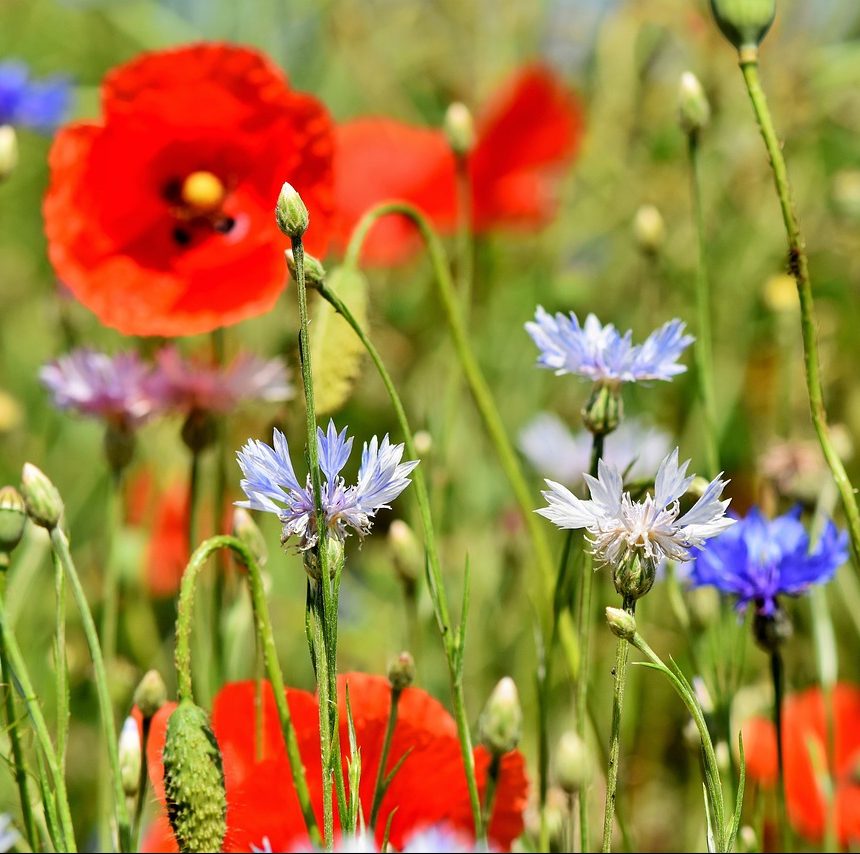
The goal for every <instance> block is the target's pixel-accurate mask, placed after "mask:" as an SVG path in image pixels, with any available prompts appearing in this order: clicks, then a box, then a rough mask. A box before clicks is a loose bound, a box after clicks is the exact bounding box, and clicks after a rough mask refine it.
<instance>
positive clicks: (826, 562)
mask: <svg viewBox="0 0 860 854" xmlns="http://www.w3.org/2000/svg"><path fill="white" fill-rule="evenodd" d="M692 557H693V563H692V565H691V570H690V575H689V578H690V581H691V582H692V584H693V586H695V587H701V586H704V585H711V586H713V587H716V588H718V589H719V590H720V591H721V592H723V593H727V594H729V595H732V596H736V597H737V605H738V609H739V610H745V609H746V608H747V606H748V605H750V604H752V605H753V606H754V607H755V609H756V612H757V613H758V614H761V615H763V616H766V617H770V616H773V615H774V614H775V613H776V612H777V610H778V608H779V603H778V601H777V597H778V596H798V595H800V594H802V593H804V592H805V591H806V590H808V589H809V588H810V587H811V586H812V585H813V584H823V583H824V582H826V581H829V580H830V579H831V578H832V577H833V575H834V573H835V572H836V570H837V569H838V568H839V567H840V566H842V564H843V563H845V561H846V560H848V535H847V534H846V533H845V532H844V531H843V532H840V531H839V530H838V529H837V527H836V526H835V525H834V524H833V522H831V521H828V523H827V524H826V525H825V527H824V531H823V532H822V534H821V536H820V537H819V539H818V542H817V543H816V544H815V547H814V548H812V547H811V544H810V539H809V534H807V532H806V529H805V528H804V527H803V523H802V522H801V521H800V508H799V507H795V508H794V509H793V510H790V511H789V512H788V513H786V514H784V515H783V516H778V517H777V518H776V519H766V518H765V517H764V516H763V515H762V513H761V511H760V510H759V509H758V508H753V509H752V510H751V511H750V512H749V513H748V514H747V516H745V517H744V518H743V519H740V520H739V521H738V523H737V524H736V525H734V526H733V527H732V528H731V529H729V530H728V531H726V532H725V533H724V534H721V535H720V536H719V537H717V539H715V540H714V541H713V542H712V543H710V545H709V546H708V548H707V549H706V550H703V551H700V550H699V549H694V550H693V554H692Z"/></svg>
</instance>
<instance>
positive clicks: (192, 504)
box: [188, 451, 200, 552]
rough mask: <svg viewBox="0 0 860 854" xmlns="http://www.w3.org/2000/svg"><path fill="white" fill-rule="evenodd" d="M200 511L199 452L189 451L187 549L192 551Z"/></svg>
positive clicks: (195, 539)
mask: <svg viewBox="0 0 860 854" xmlns="http://www.w3.org/2000/svg"><path fill="white" fill-rule="evenodd" d="M199 511H200V452H199V451H191V465H190V468H189V471H188V549H189V552H193V551H194V549H195V545H194V544H195V543H196V542H197V527H198V519H197V517H198V514H199Z"/></svg>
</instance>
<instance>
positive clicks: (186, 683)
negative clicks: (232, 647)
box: [175, 534, 321, 844]
mask: <svg viewBox="0 0 860 854" xmlns="http://www.w3.org/2000/svg"><path fill="white" fill-rule="evenodd" d="M218 549H230V550H231V551H232V552H233V553H234V554H235V555H236V556H237V557H238V558H239V560H240V561H241V562H242V563H243V564H244V565H245V566H246V567H247V569H248V572H247V576H246V578H247V581H248V586H249V588H250V591H251V604H252V607H253V609H254V624H255V627H256V631H257V643H258V644H259V645H260V646H261V647H262V650H263V660H264V663H265V665H266V675H267V676H268V677H269V682H270V683H271V685H272V692H273V694H274V697H275V706H276V708H277V710H278V717H279V719H280V723H281V735H282V736H283V739H284V746H285V748H286V751H287V758H288V760H289V763H290V772H291V774H292V778H293V785H294V786H295V788H296V793H297V795H298V799H299V805H300V806H301V810H302V815H303V816H304V819H305V824H306V826H307V828H308V833H309V834H310V837H311V839H312V841H313V842H315V843H317V844H319V842H320V841H321V839H320V834H319V828H318V827H317V822H316V818H315V816H314V812H313V807H312V806H311V799H310V793H309V791H308V784H307V780H306V779H305V769H304V766H303V765H302V759H301V754H300V753H299V744H298V739H297V738H296V732H295V728H294V727H293V723H292V718H291V717H290V708H289V705H288V704H287V695H286V690H285V688H284V677H283V674H282V672H281V667H280V664H279V663H278V656H277V650H276V648H275V638H274V634H273V632H272V624H271V621H270V618H269V608H268V605H267V603H266V592H265V588H264V586H263V577H262V574H261V572H260V567H259V565H258V563H257V561H256V560H255V559H254V556H253V554H252V553H251V551H250V550H249V549H248V547H247V546H246V545H245V544H244V543H243V542H242V541H241V540H239V539H237V538H236V537H231V536H227V535H224V534H222V535H219V536H216V537H210V538H209V539H208V540H205V541H204V542H202V543H201V544H200V545H199V546H198V547H197V549H195V551H194V554H192V555H191V560H190V561H189V563H188V566H187V567H186V568H185V572H184V573H183V576H182V587H181V588H180V591H179V606H178V611H179V613H178V616H177V619H176V652H175V660H176V674H177V679H178V695H179V700H180V702H181V701H182V700H189V701H193V699H194V694H193V690H192V678H191V627H192V623H193V621H194V592H195V589H196V583H197V576H198V575H199V574H200V572H201V570H202V569H203V567H204V566H205V565H206V562H207V560H208V559H209V557H210V555H211V554H212V553H213V552H216V551H217V550H218Z"/></svg>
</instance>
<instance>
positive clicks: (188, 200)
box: [181, 170, 227, 214]
mask: <svg viewBox="0 0 860 854" xmlns="http://www.w3.org/2000/svg"><path fill="white" fill-rule="evenodd" d="M226 195H227V191H226V189H225V187H224V184H223V183H222V181H221V179H220V178H219V177H218V176H217V175H213V174H212V173H211V172H206V171H203V170H201V171H199V172H192V173H191V174H190V175H188V176H187V177H186V178H185V180H184V181H183V182H182V191H181V196H182V201H183V202H184V203H185V204H186V205H188V207H189V208H192V209H193V210H194V211H196V212H197V213H201V214H208V213H214V212H215V211H217V210H218V209H219V208H220V207H221V205H222V204H223V203H224V196H226Z"/></svg>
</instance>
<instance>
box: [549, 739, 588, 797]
mask: <svg viewBox="0 0 860 854" xmlns="http://www.w3.org/2000/svg"><path fill="white" fill-rule="evenodd" d="M555 771H556V776H557V777H558V784H559V786H561V788H562V789H564V791H565V792H567V793H568V794H569V795H572V794H575V793H576V792H578V791H580V789H584V788H585V787H586V786H587V785H588V784H589V783H590V782H591V778H592V776H593V775H594V760H593V758H592V756H591V751H590V750H589V748H588V745H587V744H586V743H585V742H584V741H583V740H582V739H581V738H580V737H579V736H578V735H577V734H576V733H575V732H566V733H565V734H564V735H563V736H562V737H561V739H560V741H559V743H558V751H557V752H556V759H555Z"/></svg>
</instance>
